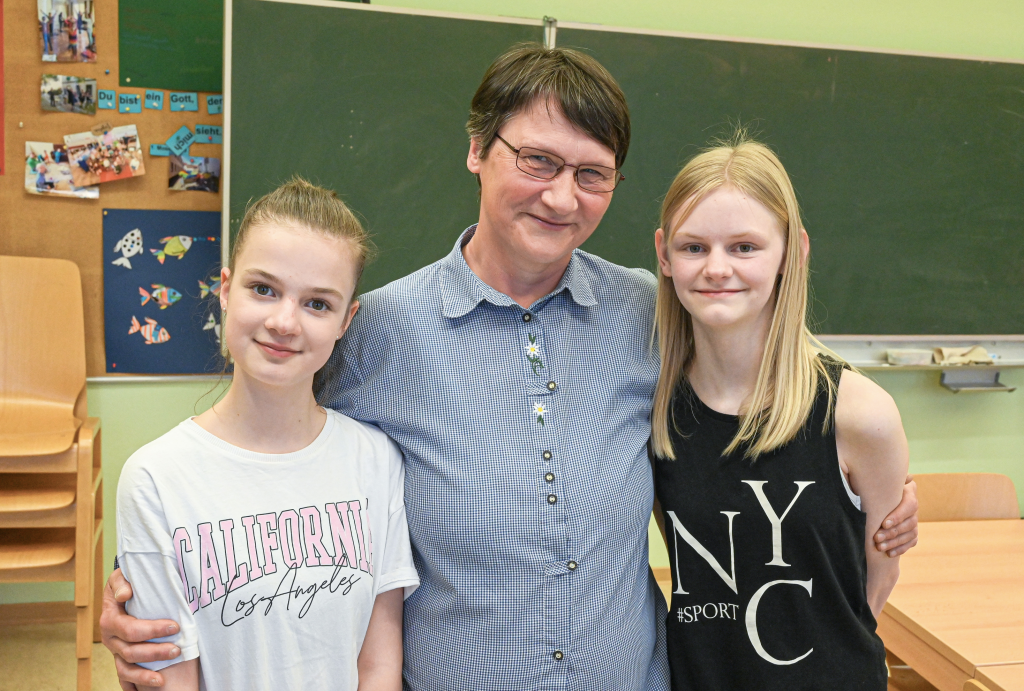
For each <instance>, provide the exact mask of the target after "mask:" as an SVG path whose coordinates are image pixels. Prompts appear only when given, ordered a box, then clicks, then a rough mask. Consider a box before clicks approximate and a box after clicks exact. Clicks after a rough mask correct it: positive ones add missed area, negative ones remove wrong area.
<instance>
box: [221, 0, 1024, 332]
mask: <svg viewBox="0 0 1024 691" xmlns="http://www.w3.org/2000/svg"><path fill="white" fill-rule="evenodd" d="M232 2H233V26H232V44H231V47H230V51H231V57H232V61H231V80H232V83H231V114H230V122H229V128H230V153H231V163H230V171H229V175H230V198H229V204H230V221H231V223H232V224H233V226H232V227H237V223H238V221H239V220H240V216H241V214H242V212H243V210H244V207H245V203H246V201H247V200H249V199H251V198H254V197H257V196H259V195H261V194H263V193H265V192H266V191H268V190H269V189H271V188H272V187H273V186H274V185H276V184H277V183H279V182H280V181H282V180H284V179H285V178H287V177H288V176H289V175H291V174H292V173H301V174H303V175H305V176H307V177H310V178H312V179H314V180H316V181H318V182H320V183H322V184H325V185H328V186H330V187H332V188H334V189H337V190H339V191H340V192H341V193H342V195H343V196H344V198H345V199H346V200H347V201H348V202H349V203H350V204H351V206H352V207H353V208H354V209H355V210H356V211H357V212H359V213H360V214H361V215H362V216H363V217H364V219H365V221H366V224H367V226H368V227H369V228H370V229H371V231H372V232H373V233H374V234H375V239H376V241H377V244H378V245H379V246H380V248H381V250H382V253H381V257H380V259H379V260H378V262H377V263H376V264H374V265H371V266H370V267H369V268H368V270H367V273H366V280H365V283H364V288H366V289H372V288H375V287H377V286H380V285H383V284H384V283H386V282H388V281H390V280H393V279H395V278H398V277H400V276H403V275H405V274H407V273H409V272H411V271H413V270H415V269H418V268H420V267H422V266H424V265H425V264H427V263H429V262H431V261H434V260H435V259H438V258H439V257H441V256H443V255H444V254H446V253H447V252H448V251H449V250H450V249H451V246H452V243H453V242H454V241H455V238H456V237H457V234H458V233H459V232H460V231H461V230H462V229H463V228H464V227H465V226H467V225H469V224H470V223H472V222H474V221H475V220H476V218H477V215H478V200H477V188H476V181H475V180H474V179H473V176H472V175H470V174H469V172H468V171H467V170H466V168H465V156H466V151H467V140H466V134H465V131H464V129H463V126H464V123H465V120H466V116H467V113H468V108H469V102H470V99H471V97H472V94H473V92H474V90H475V89H476V87H477V85H478V83H479V80H480V78H481V76H482V74H483V72H484V70H485V69H486V67H487V65H488V64H489V63H490V62H491V61H492V60H493V59H494V58H495V57H496V56H497V55H498V54H500V53H501V52H502V51H503V50H505V49H506V48H507V47H508V46H509V45H511V44H513V43H515V42H517V41H521V40H535V41H539V40H541V38H542V28H541V26H540V22H537V23H536V24H535V25H524V24H515V23H508V22H505V21H502V20H499V19H497V18H495V20H494V21H483V20H469V19H457V18H445V17H435V16H420V15H414V14H403V13H394V12H385V11H373V10H367V9H360V8H357V7H346V6H341V5H338V6H335V5H328V6H324V5H322V4H317V5H313V4H308V5H307V4H301V3H285V2H267V1H265V0H232ZM557 40H558V45H560V46H576V47H581V48H583V49H585V50H587V51H589V52H591V53H592V54H593V55H595V56H596V57H597V58H598V59H599V60H600V61H601V62H602V63H603V64H604V65H605V66H606V67H608V69H609V70H610V71H611V72H612V74H614V75H615V76H616V77H617V78H618V80H619V82H620V83H621V84H622V87H623V89H624V91H625V92H626V96H627V98H628V100H629V103H630V107H631V111H632V116H633V133H634V138H633V145H632V147H631V150H630V153H629V157H628V159H627V161H626V165H625V167H624V173H625V174H626V177H627V179H626V181H625V182H624V183H622V185H621V186H620V187H619V189H618V190H617V191H616V192H615V198H614V200H613V201H612V204H611V208H610V210H609V212H608V214H607V216H606V217H605V220H604V221H603V222H602V224H601V227H600V228H598V230H597V231H596V233H595V234H594V236H593V237H592V238H591V239H590V240H589V241H588V242H587V244H586V245H585V249H587V250H589V251H592V252H595V253H596V254H599V255H601V256H603V257H606V258H608V259H610V260H612V261H615V262H617V263H620V264H624V265H627V266H643V267H647V268H654V254H653V250H652V244H653V243H652V237H653V232H654V229H655V228H656V227H657V217H658V206H659V203H660V200H661V197H662V195H663V194H664V193H665V190H666V189H667V188H668V185H669V183H670V182H671V180H672V178H673V176H674V175H675V173H676V172H677V171H678V170H679V168H680V166H681V165H682V164H683V162H684V161H685V160H686V159H687V158H689V157H690V156H692V155H693V154H694V153H696V152H697V151H698V150H699V149H700V147H701V146H702V145H703V144H704V143H706V142H707V141H708V139H710V138H711V137H713V136H719V135H724V134H728V132H729V123H730V122H735V121H737V120H739V121H741V122H742V123H744V124H748V125H751V126H752V127H753V129H754V130H755V131H756V132H757V133H758V135H759V137H760V138H761V139H762V140H764V141H766V142H767V143H768V144H770V145H772V146H773V147H774V148H775V149H776V150H777V151H778V152H779V154H780V156H781V158H782V160H783V162H784V163H785V164H786V166H787V168H788V170H789V171H790V174H791V176H792V178H793V181H794V184H795V186H796V189H797V193H798V196H799V198H800V200H801V203H802V205H803V209H804V217H805V221H806V223H807V227H808V230H809V232H810V234H811V238H812V264H811V266H812V271H813V274H812V281H813V287H814V296H815V300H814V315H815V318H816V320H817V322H818V324H819V331H820V332H822V333H832V334H857V333H862V334H939V333H948V334H1019V333H1024V65H1017V64H999V63H985V62H978V61H968V60H951V59H942V58H929V57H914V56H904V55H892V54H879V53H868V52H854V51H842V50H829V49H819V48H803V47H792V46H771V45H763V44H752V43H739V42H731V41H710V40H697V39H690V38H682V37H670V36H652V35H644V34H635V33H621V32H615V31H609V30H586V29H581V28H571V27H566V26H562V27H560V28H559V30H558V33H557Z"/></svg>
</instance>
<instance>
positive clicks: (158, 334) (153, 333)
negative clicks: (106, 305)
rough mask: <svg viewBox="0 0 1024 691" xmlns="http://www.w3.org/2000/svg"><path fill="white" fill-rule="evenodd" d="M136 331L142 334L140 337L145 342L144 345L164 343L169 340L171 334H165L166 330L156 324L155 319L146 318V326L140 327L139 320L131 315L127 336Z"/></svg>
mask: <svg viewBox="0 0 1024 691" xmlns="http://www.w3.org/2000/svg"><path fill="white" fill-rule="evenodd" d="M137 331H141V332H142V337H143V338H144V339H145V341H146V345H153V344H154V343H166V342H167V341H169V340H171V334H169V333H167V329H165V328H164V327H162V326H160V325H159V324H157V323H156V320H155V319H150V318H149V317H146V325H145V326H141V325H140V324H139V320H138V319H136V318H135V315H132V328H130V329H128V334H129V335H131V334H133V333H135V332H137Z"/></svg>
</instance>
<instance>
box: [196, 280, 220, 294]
mask: <svg viewBox="0 0 1024 691" xmlns="http://www.w3.org/2000/svg"><path fill="white" fill-rule="evenodd" d="M207 295H216V296H220V276H210V284H209V285H207V284H206V283H203V282H202V281H199V297H201V298H204V297H206V296H207Z"/></svg>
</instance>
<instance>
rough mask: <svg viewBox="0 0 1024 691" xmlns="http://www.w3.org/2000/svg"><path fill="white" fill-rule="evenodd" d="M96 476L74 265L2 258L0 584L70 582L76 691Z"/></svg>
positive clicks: (90, 596) (96, 445)
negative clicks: (75, 661) (72, 602)
mask: <svg viewBox="0 0 1024 691" xmlns="http://www.w3.org/2000/svg"><path fill="white" fill-rule="evenodd" d="M102 482H103V477H102V472H101V460H100V421H99V419H97V418H90V417H88V415H87V407H86V397H85V322H84V317H83V315H82V281H81V277H80V275H79V272H78V267H77V266H75V264H73V263H71V262H69V261H64V260H60V259H32V258H25V257H4V256H0V583H17V582H21V583H23V582H31V581H74V583H75V599H74V608H75V617H76V624H77V636H76V645H75V651H76V655H77V657H78V682H77V687H78V691H85V690H87V689H89V688H90V687H91V685H92V680H91V676H92V664H91V663H92V659H91V658H92V643H93V642H98V641H99V640H100V638H99V615H100V611H99V610H100V608H99V603H100V595H101V589H102V587H103V541H102V539H101V538H102V534H103V499H102V497H103V488H102Z"/></svg>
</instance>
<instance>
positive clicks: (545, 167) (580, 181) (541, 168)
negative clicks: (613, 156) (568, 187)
mask: <svg viewBox="0 0 1024 691" xmlns="http://www.w3.org/2000/svg"><path fill="white" fill-rule="evenodd" d="M494 136H495V137H497V138H498V139H501V143H502V144H504V145H505V146H507V147H508V148H509V149H511V150H512V152H513V153H514V154H515V155H516V168H518V169H519V170H521V171H523V172H524V173H526V174H527V175H529V176H531V177H535V178H540V179H541V180H554V179H555V178H556V177H558V174H559V173H561V172H562V169H563V168H565V167H566V166H568V167H569V168H573V169H574V170H573V176H574V177H575V178H576V184H577V185H579V186H580V189H584V190H586V191H587V192H601V193H607V192H611V191H612V190H614V189H615V188H616V187H617V186H618V184H619V182H620V181H621V180H625V179H626V176H625V175H623V174H622V173H620V172H619V171H617V170H615V169H614V168H609V167H607V166H598V165H593V164H591V163H581V164H579V165H575V166H574V165H572V164H571V163H566V162H565V160H564V159H562V158H561V157H559V156H555V155H554V154H549V153H548V152H547V151H541V150H540V149H532V148H530V147H528V146H524V147H521V148H519V149H517V148H516V147H514V146H512V145H511V144H509V143H508V142H507V141H505V140H504V139H502V137H501V135H500V134H495V135H494Z"/></svg>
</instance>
